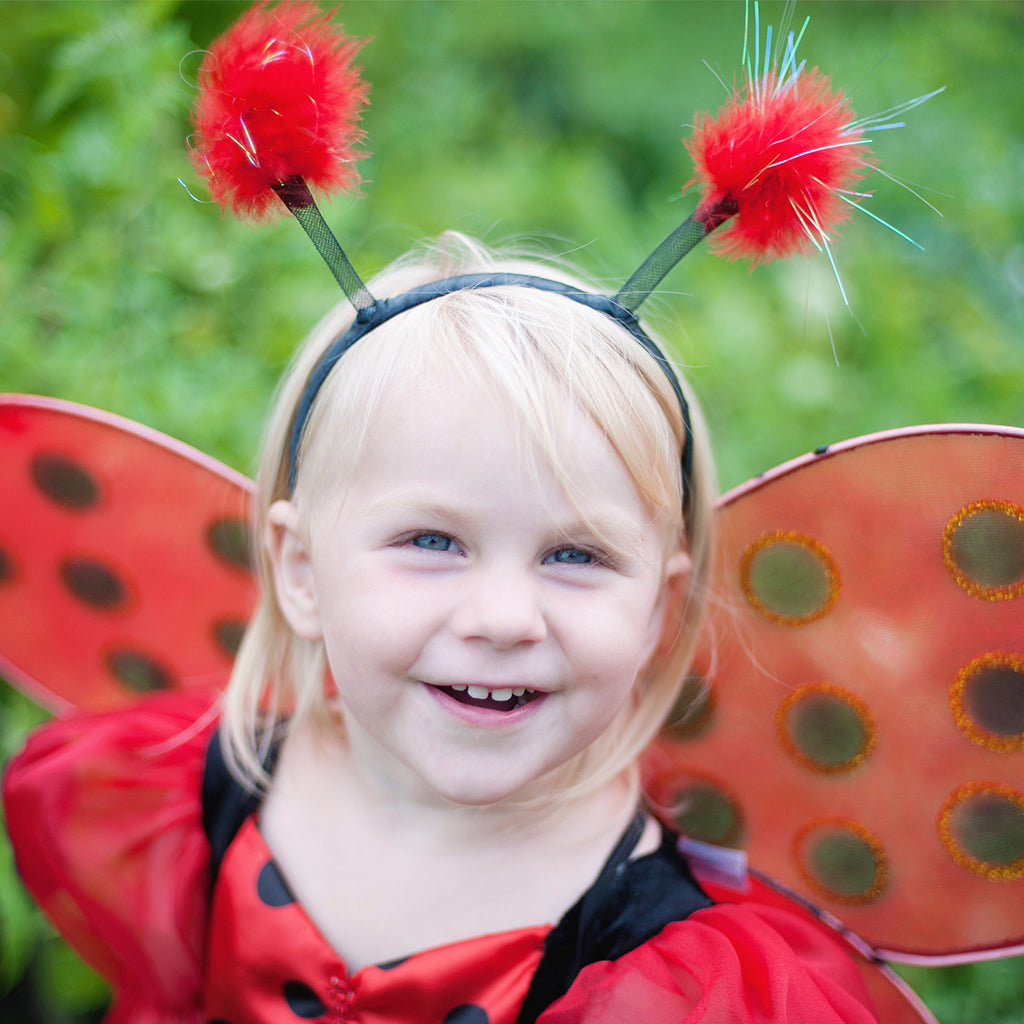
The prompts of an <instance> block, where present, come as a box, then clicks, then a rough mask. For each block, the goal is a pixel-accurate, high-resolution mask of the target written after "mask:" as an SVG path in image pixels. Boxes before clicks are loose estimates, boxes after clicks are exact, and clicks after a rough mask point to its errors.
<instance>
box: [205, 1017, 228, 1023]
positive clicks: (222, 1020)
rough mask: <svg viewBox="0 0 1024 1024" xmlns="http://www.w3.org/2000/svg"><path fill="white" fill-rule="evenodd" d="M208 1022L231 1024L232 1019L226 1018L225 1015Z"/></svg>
mask: <svg viewBox="0 0 1024 1024" xmlns="http://www.w3.org/2000/svg"><path fill="white" fill-rule="evenodd" d="M206 1024H231V1021H229V1020H225V1019H224V1018H223V1017H218V1018H217V1019H216V1020H208V1021H207V1022H206Z"/></svg>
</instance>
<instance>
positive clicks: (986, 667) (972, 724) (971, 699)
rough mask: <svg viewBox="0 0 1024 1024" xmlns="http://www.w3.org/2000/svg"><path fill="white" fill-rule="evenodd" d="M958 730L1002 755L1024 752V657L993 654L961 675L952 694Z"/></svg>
mask: <svg viewBox="0 0 1024 1024" xmlns="http://www.w3.org/2000/svg"><path fill="white" fill-rule="evenodd" d="M949 704H950V708H951V710H952V712H953V720H954V721H955V722H956V727H957V728H958V729H959V730H960V731H961V732H962V733H963V734H964V735H965V736H966V737H967V738H968V739H969V740H971V742H972V743H976V744H978V746H979V747H987V748H988V749H989V750H995V751H998V752H999V753H1002V754H1010V753H1013V752H1015V751H1020V750H1024V657H1021V656H1020V655H1019V654H1009V653H1006V652H1002V651H993V652H991V653H989V654H983V655H981V656H980V657H978V658H975V659H974V660H973V661H972V662H971V663H970V664H968V665H965V666H964V668H962V669H961V670H960V671H959V672H958V673H957V677H956V680H955V681H954V682H953V685H952V687H951V688H950V693H949Z"/></svg>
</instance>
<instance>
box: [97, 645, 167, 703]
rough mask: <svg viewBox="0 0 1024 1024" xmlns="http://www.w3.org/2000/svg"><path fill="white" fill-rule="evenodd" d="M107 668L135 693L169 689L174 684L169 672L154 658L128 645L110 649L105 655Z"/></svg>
mask: <svg viewBox="0 0 1024 1024" xmlns="http://www.w3.org/2000/svg"><path fill="white" fill-rule="evenodd" d="M107 668H108V669H110V671H111V673H112V674H113V676H114V678H115V679H117V681H118V682H120V683H123V684H124V685H125V686H127V687H128V689H130V690H133V691H135V692H136V693H153V692H155V691H157V690H170V689H171V688H172V686H173V685H174V681H173V679H172V677H171V673H170V672H168V671H167V669H165V668H164V667H163V665H161V664H160V663H159V662H158V661H157V660H156V659H155V658H151V657H150V656H149V655H148V654H143V653H142V652H141V651H135V650H131V649H130V648H128V647H120V648H118V649H117V650H114V651H111V652H110V653H109V654H108V655H107Z"/></svg>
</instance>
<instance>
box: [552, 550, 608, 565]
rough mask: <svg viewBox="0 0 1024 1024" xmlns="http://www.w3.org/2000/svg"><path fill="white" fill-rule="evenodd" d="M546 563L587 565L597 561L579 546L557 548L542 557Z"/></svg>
mask: <svg viewBox="0 0 1024 1024" xmlns="http://www.w3.org/2000/svg"><path fill="white" fill-rule="evenodd" d="M544 561H545V562H547V563H548V564H557V565H589V564H590V563H591V562H595V561H597V559H595V558H594V556H593V555H592V554H591V553H590V552H589V551H584V550H582V549H581V548H559V549H558V550H557V551H555V552H553V553H552V554H550V555H548V556H547V558H545V559H544Z"/></svg>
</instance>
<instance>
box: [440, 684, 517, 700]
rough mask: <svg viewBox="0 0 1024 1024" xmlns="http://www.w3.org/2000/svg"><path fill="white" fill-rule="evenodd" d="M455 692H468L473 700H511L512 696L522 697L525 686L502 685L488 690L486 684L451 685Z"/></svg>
mask: <svg viewBox="0 0 1024 1024" xmlns="http://www.w3.org/2000/svg"><path fill="white" fill-rule="evenodd" d="M452 689H453V690H455V691H456V692H457V693H468V694H469V695H470V697H472V698H473V699H474V700H486V699H487V698H488V697H490V698H491V700H497V701H502V700H511V699H512V698H513V697H522V696H523V694H524V693H526V687H525V686H516V687H503V688H502V689H500V690H488V689H487V687H486V686H453V687H452Z"/></svg>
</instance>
